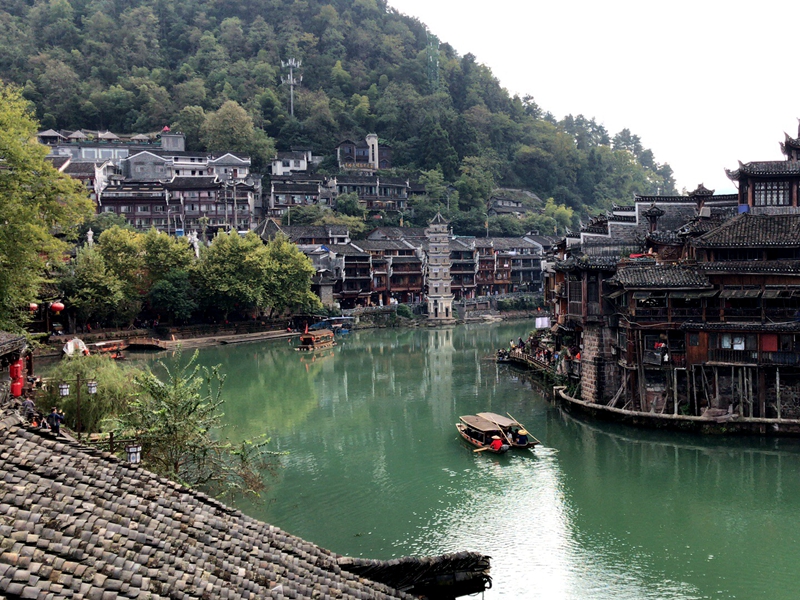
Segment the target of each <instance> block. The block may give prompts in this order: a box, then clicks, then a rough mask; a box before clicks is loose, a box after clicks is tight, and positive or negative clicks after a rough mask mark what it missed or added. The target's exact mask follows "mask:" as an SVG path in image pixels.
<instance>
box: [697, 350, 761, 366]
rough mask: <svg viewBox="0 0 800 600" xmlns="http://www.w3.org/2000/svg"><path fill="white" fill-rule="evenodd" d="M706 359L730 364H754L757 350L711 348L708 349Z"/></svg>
mask: <svg viewBox="0 0 800 600" xmlns="http://www.w3.org/2000/svg"><path fill="white" fill-rule="evenodd" d="M708 359H709V360H711V361H714V362H724V363H732V364H756V363H757V362H758V351H757V350H731V349H728V348H712V349H711V350H709V351H708Z"/></svg>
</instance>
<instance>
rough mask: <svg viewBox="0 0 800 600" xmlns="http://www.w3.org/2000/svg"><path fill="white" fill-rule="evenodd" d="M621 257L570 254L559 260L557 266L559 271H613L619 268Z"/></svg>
mask: <svg viewBox="0 0 800 600" xmlns="http://www.w3.org/2000/svg"><path fill="white" fill-rule="evenodd" d="M618 263H619V258H616V257H612V256H590V255H587V254H584V255H581V256H570V257H569V258H567V259H565V260H557V261H556V263H555V268H556V270H558V271H574V270H600V271H613V270H615V269H616V268H617V264H618Z"/></svg>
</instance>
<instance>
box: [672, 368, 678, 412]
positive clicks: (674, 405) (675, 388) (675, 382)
mask: <svg viewBox="0 0 800 600" xmlns="http://www.w3.org/2000/svg"><path fill="white" fill-rule="evenodd" d="M672 414H673V415H677V414H678V369H672Z"/></svg>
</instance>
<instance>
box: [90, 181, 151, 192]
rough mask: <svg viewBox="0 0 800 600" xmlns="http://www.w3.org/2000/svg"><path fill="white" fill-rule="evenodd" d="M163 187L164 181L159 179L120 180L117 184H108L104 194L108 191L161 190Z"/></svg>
mask: <svg viewBox="0 0 800 600" xmlns="http://www.w3.org/2000/svg"><path fill="white" fill-rule="evenodd" d="M163 189H164V183H163V182H161V181H121V182H119V184H118V185H109V186H108V187H107V188H106V189H105V191H104V192H103V193H104V194H108V193H109V192H130V191H133V192H136V191H141V192H152V191H161V190H163Z"/></svg>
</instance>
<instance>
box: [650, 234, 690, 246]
mask: <svg viewBox="0 0 800 600" xmlns="http://www.w3.org/2000/svg"><path fill="white" fill-rule="evenodd" d="M647 239H649V240H651V241H653V242H655V243H656V244H682V243H683V239H681V237H680V236H678V234H677V233H676V232H674V231H653V232H650V233H648V234H647Z"/></svg>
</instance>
